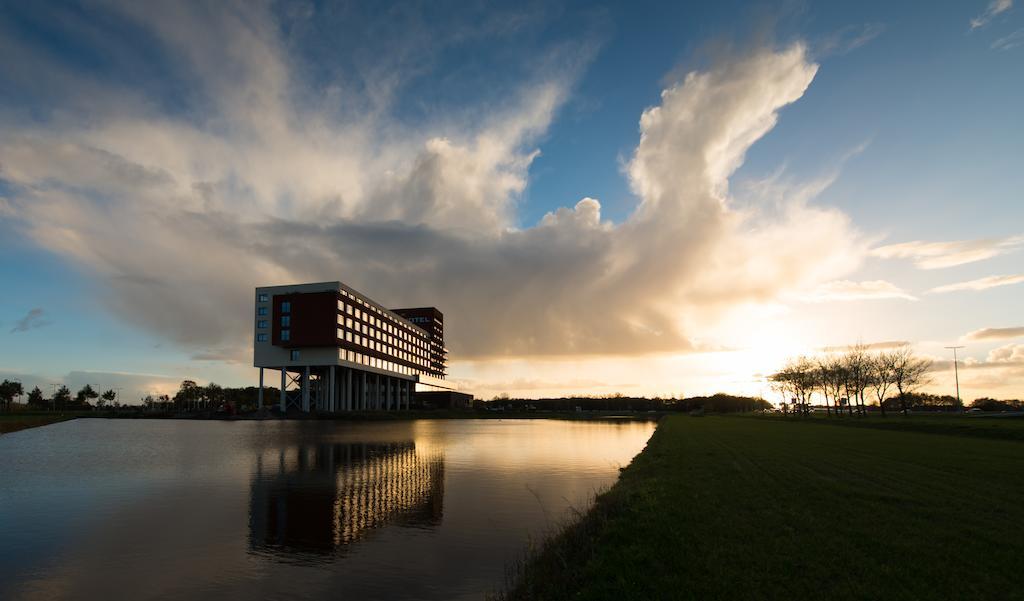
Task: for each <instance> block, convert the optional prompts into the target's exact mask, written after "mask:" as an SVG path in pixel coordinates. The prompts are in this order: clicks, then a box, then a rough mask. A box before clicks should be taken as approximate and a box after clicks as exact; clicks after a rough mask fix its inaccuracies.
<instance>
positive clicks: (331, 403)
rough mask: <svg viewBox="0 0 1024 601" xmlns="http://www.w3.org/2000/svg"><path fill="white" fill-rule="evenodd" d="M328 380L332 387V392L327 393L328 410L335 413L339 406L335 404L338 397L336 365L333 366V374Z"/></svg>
mask: <svg viewBox="0 0 1024 601" xmlns="http://www.w3.org/2000/svg"><path fill="white" fill-rule="evenodd" d="M328 381H329V382H328V385H329V386H330V387H331V392H330V393H329V394H328V395H327V399H328V400H327V410H328V411H329V412H332V413H333V412H335V411H337V407H335V406H334V401H335V399H336V398H337V394H335V385H334V366H331V376H330V378H328Z"/></svg>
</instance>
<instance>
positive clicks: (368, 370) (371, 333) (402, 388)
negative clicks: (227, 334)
mask: <svg viewBox="0 0 1024 601" xmlns="http://www.w3.org/2000/svg"><path fill="white" fill-rule="evenodd" d="M253 325H254V336H253V341H254V342H253V365H254V366H255V367H258V368H259V369H260V392H259V403H260V405H261V406H262V405H263V400H264V399H263V388H264V373H263V372H264V370H265V369H274V370H278V371H280V374H281V383H280V398H279V399H278V402H279V404H280V408H281V410H282V411H287V410H288V409H290V408H295V409H299V410H302V411H311V410H320V411H361V410H374V409H379V410H391V409H402V408H405V409H408V408H409V406H410V404H411V401H412V395H413V394H414V393H415V392H416V391H417V390H424V391H427V390H429V391H445V390H451V387H450V386H449V385H448V384H447V382H445V380H444V378H445V376H446V373H447V350H446V349H445V346H444V316H443V315H442V313H441V312H440V311H438V310H437V309H435V308H434V307H421V308H416V309H397V310H394V311H391V310H388V309H386V308H384V307H383V306H382V305H380V304H379V303H377V302H375V301H373V300H371V299H370V298H369V297H367V296H366V295H364V294H362V293H360V292H358V291H356V290H354V289H352V288H350V287H348V286H346V285H345V284H343V283H341V282H320V283H313V284H294V285H288V286H265V287H260V288H256V292H255V316H254V324H253Z"/></svg>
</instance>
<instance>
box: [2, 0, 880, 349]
mask: <svg viewBox="0 0 1024 601" xmlns="http://www.w3.org/2000/svg"><path fill="white" fill-rule="evenodd" d="M129 7H130V5H129ZM118 10H121V9H118ZM161 10H166V11H168V14H166V15H163V16H162V17H161V18H154V16H153V15H151V14H148V12H147V14H135V12H134V9H131V8H126V9H124V12H125V15H126V18H128V19H134V20H135V22H136V23H137V25H138V26H139V27H140V28H143V29H145V30H147V31H152V32H153V33H154V35H155V37H156V39H158V40H159V42H160V44H161V45H162V47H163V48H165V49H166V50H167V52H168V54H169V55H170V56H175V57H179V58H180V61H179V62H178V63H176V64H177V68H178V69H180V70H182V71H183V72H184V73H185V74H186V77H187V78H188V79H189V81H191V82H193V83H194V84H195V85H196V86H197V89H199V90H201V91H202V94H203V98H204V99H205V102H204V103H203V106H204V113H203V115H202V118H197V117H196V115H195V114H191V113H184V114H183V113H179V112H175V111H171V110H167V109H166V108H162V107H161V104H160V103H159V102H156V101H155V99H152V98H149V99H147V98H141V99H133V98H132V97H131V96H127V97H124V98H121V99H120V100H119V106H120V107H121V108H122V109H123V110H119V111H109V110H104V109H103V108H102V107H97V106H90V105H88V104H86V105H82V104H81V103H79V102H74V103H71V102H69V103H68V105H67V107H65V111H64V112H58V113H54V116H52V117H51V118H50V119H48V120H43V121H42V122H37V123H34V124H32V125H14V124H10V126H9V127H8V132H7V134H6V135H5V136H4V137H3V139H2V140H0V169H2V171H0V177H2V178H3V180H4V181H5V182H6V184H7V187H8V189H9V190H10V193H9V194H8V197H7V199H6V201H5V207H4V213H3V214H4V215H5V219H14V220H18V221H19V222H20V223H22V224H23V225H24V227H25V228H26V229H27V231H28V232H29V235H30V236H31V239H32V240H33V241H34V242H35V243H36V244H38V245H40V246H41V247H43V248H46V249H49V250H51V251H53V252H54V253H57V254H59V255H60V256H62V257H65V258H66V259H67V260H68V261H71V262H74V263H75V264H77V265H78V266H80V268H81V269H83V270H86V271H88V272H89V273H90V274H92V275H94V276H96V277H98V278H100V279H101V280H102V281H103V282H104V283H105V284H106V286H105V287H104V288H105V290H107V297H106V299H105V300H106V302H107V304H108V306H109V307H110V308H111V310H113V311H116V312H118V314H120V315H122V316H124V317H125V318H127V319H129V320H130V321H131V322H132V323H134V324H136V325H138V326H139V327H142V328H146V329H147V330H149V331H152V332H155V333H157V334H160V335H162V336H165V337H167V338H169V339H172V340H174V341H176V342H177V343H179V344H181V345H182V346H185V347H187V348H189V349H193V350H201V351H202V352H203V353H204V354H207V355H208V354H209V353H211V352H213V353H218V352H219V353H223V354H224V355H225V356H229V355H233V356H237V355H241V354H244V352H245V351H244V349H245V348H246V347H247V345H248V343H249V337H250V336H251V323H250V322H251V315H250V311H251V307H250V305H251V291H252V288H253V287H254V286H257V285H266V284H276V283H286V282H294V281H310V280H332V279H339V278H340V279H342V280H344V281H346V282H348V283H349V284H351V285H353V286H355V287H356V288H358V289H361V290H364V291H366V292H367V293H368V294H370V295H371V296H372V297H374V298H376V299H377V300H379V301H381V302H383V303H385V304H388V305H418V304H430V305H436V306H438V307H440V308H441V309H442V310H443V311H445V312H446V313H447V314H449V315H451V316H452V319H451V320H449V323H448V335H449V346H450V347H451V348H452V350H453V352H454V353H456V356H461V357H487V356H497V355H505V356H536V355H546V354H597V353H613V352H614V353H644V352H653V351H665V350H685V349H687V348H691V346H692V344H691V342H690V340H691V339H692V337H693V336H694V334H695V332H699V331H700V328H701V326H702V324H704V323H707V322H708V321H709V320H715V319H718V318H720V317H721V316H722V315H723V314H725V313H727V312H728V311H730V310H731V309H732V308H734V307H737V306H740V305H743V304H745V303H756V302H764V301H771V300H772V299H774V298H776V297H778V296H779V295H780V294H782V293H783V292H785V291H787V290H789V291H791V290H794V289H807V288H811V287H813V286H815V285H817V284H819V283H821V282H823V281H825V280H830V279H833V278H835V277H837V276H841V275H843V274H845V273H848V272H849V271H851V270H852V269H853V268H854V267H855V266H856V263H857V261H858V260H859V258H860V257H861V256H862V255H863V253H864V247H863V241H862V240H861V239H860V237H859V235H858V234H857V232H856V231H855V230H853V229H852V227H851V226H850V224H849V223H848V220H847V218H846V217H845V216H844V215H843V214H842V213H840V212H838V211H836V210H833V209H829V208H824V207H816V206H814V205H812V204H811V203H810V202H809V200H808V199H807V198H804V197H797V198H792V199H781V200H779V201H776V202H772V203H770V204H764V205H753V206H752V205H749V204H746V205H742V206H741V205H739V204H738V203H736V202H735V201H734V200H733V199H732V198H731V197H730V192H729V178H730V176H731V175H732V174H733V173H734V172H735V171H736V169H737V168H738V167H739V166H740V165H741V164H742V162H743V159H744V156H745V153H746V152H747V150H748V149H749V148H750V147H751V146H752V145H753V144H754V143H756V141H757V140H758V139H759V138H761V137H762V136H764V135H765V134H766V133H767V132H768V131H770V130H771V129H772V127H774V126H775V124H776V122H777V121H778V118H779V111H780V110H781V109H782V108H783V107H785V106H786V105H788V104H790V103H793V102H795V101H797V100H798V99H799V98H800V97H801V96H802V95H803V94H804V92H805V90H806V89H807V87H808V86H809V85H810V84H811V82H812V80H813V78H814V76H815V73H816V71H817V68H818V67H817V65H816V64H814V63H813V61H812V60H811V59H810V58H809V57H808V55H807V51H806V49H805V48H804V46H803V45H801V44H793V45H790V46H787V47H783V48H764V49H760V50H757V51H752V52H749V53H747V54H745V55H742V56H737V57H733V58H730V59H727V60H723V61H721V62H719V63H718V64H715V65H713V66H711V67H710V68H708V69H706V70H704V71H699V72H692V73H689V74H688V75H686V76H685V77H684V78H683V79H682V80H681V81H679V82H677V83H675V84H674V85H671V86H669V87H668V88H667V89H665V90H664V92H663V93H662V96H661V101H660V103H659V104H658V105H657V106H654V107H651V108H649V109H647V110H646V111H644V113H643V114H642V115H641V116H640V141H639V144H638V145H637V147H636V149H635V152H634V153H633V155H632V157H631V158H630V160H629V161H628V164H627V165H626V166H625V177H628V178H629V182H630V184H631V187H632V189H633V191H634V192H635V194H636V195H637V199H638V204H637V208H636V209H635V211H634V212H633V213H632V214H631V215H630V216H629V217H628V218H626V219H625V220H624V221H622V222H621V223H611V222H609V221H607V220H605V219H603V218H602V216H601V206H600V202H599V200H597V199H593V198H583V199H582V200H578V201H577V200H576V199H561V200H563V201H564V204H566V205H567V206H566V207H565V208H561V209H558V210H556V211H552V212H551V213H549V214H548V215H546V216H545V217H544V218H543V219H542V220H541V221H540V222H539V223H537V224H536V225H531V226H529V227H517V226H516V223H517V221H516V210H515V209H516V203H517V201H518V200H519V198H520V196H521V194H522V192H523V190H524V189H525V187H526V185H527V177H528V170H529V167H530V164H531V162H532V161H533V159H534V158H535V156H536V154H537V152H538V150H537V148H538V144H539V140H540V139H541V137H542V136H543V135H544V134H545V133H546V132H547V130H548V128H549V126H550V124H551V123H552V120H553V119H554V118H555V117H556V115H557V111H558V109H559V107H560V106H562V104H563V103H564V102H565V100H566V98H567V97H568V96H569V94H570V93H571V89H570V84H569V83H567V82H571V81H572V76H573V74H574V73H575V69H577V68H579V63H578V61H574V60H568V59H567V60H565V61H561V62H559V61H554V62H553V63H552V64H548V65H546V66H544V68H542V69H540V70H539V71H538V73H537V74H535V75H534V76H532V77H530V78H527V79H526V80H524V81H522V82H521V84H520V85H519V87H518V90H517V91H516V92H515V93H513V94H509V95H507V97H506V98H505V100H504V101H503V102H501V103H496V104H489V105H488V106H486V107H478V108H477V109H476V111H475V112H474V117H473V118H467V119H465V120H459V119H456V118H453V117H452V116H451V115H442V116H438V117H437V118H436V119H433V120H428V121H426V122H420V123H417V124H415V125H409V124H408V123H405V122H403V121H401V120H398V119H389V118H387V117H385V116H382V112H381V110H379V109H380V107H379V106H378V105H377V104H376V103H375V102H374V101H373V99H374V98H376V97H375V96H374V95H373V94H370V93H369V92H365V91H364V92H365V93H364V97H363V99H364V102H353V101H351V99H348V100H347V101H345V102H340V103H338V102H331V100H332V99H333V98H335V97H336V96H337V95H338V94H343V95H344V94H346V93H348V92H339V91H338V89H337V88H335V87H332V86H329V85H327V86H325V85H323V84H322V83H321V84H320V85H317V86H312V85H307V83H308V82H306V81H305V80H304V79H302V78H300V77H298V76H297V75H296V74H295V73H294V71H295V61H296V57H294V56H291V55H290V54H289V50H288V46H287V45H286V44H284V43H283V42H282V39H281V36H282V33H281V29H280V28H278V27H275V26H274V24H273V15H272V14H271V13H269V12H261V11H256V10H243V9H238V10H235V9H233V8H231V7H226V8H223V9H218V10H211V11H201V12H202V14H198V13H196V12H195V11H192V12H189V11H187V10H185V9H182V8H180V7H178V5H175V8H164V9H161ZM570 54H571V53H570ZM75 85H81V82H79V81H77V80H76V82H75ZM328 106H329V107H330V108H326V107H328ZM339 107H341V108H339ZM68 113H71V114H73V115H74V116H75V117H76V118H73V119H68V118H67V115H68Z"/></svg>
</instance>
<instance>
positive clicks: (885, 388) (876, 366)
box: [869, 351, 896, 417]
mask: <svg viewBox="0 0 1024 601" xmlns="http://www.w3.org/2000/svg"><path fill="white" fill-rule="evenodd" d="M895 372H896V353H894V352H884V351H883V352H881V353H878V354H877V355H875V356H874V357H872V358H871V364H870V376H869V382H870V385H871V388H873V389H874V391H875V397H876V398H877V399H878V407H879V408H880V409H881V411H882V417H885V396H886V394H887V393H888V392H889V390H890V389H891V388H892V387H893V385H894V384H895V381H896V373H895Z"/></svg>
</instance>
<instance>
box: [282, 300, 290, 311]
mask: <svg viewBox="0 0 1024 601" xmlns="http://www.w3.org/2000/svg"><path fill="white" fill-rule="evenodd" d="M291 312H292V304H291V302H289V301H284V302H282V303H281V313H291Z"/></svg>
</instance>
